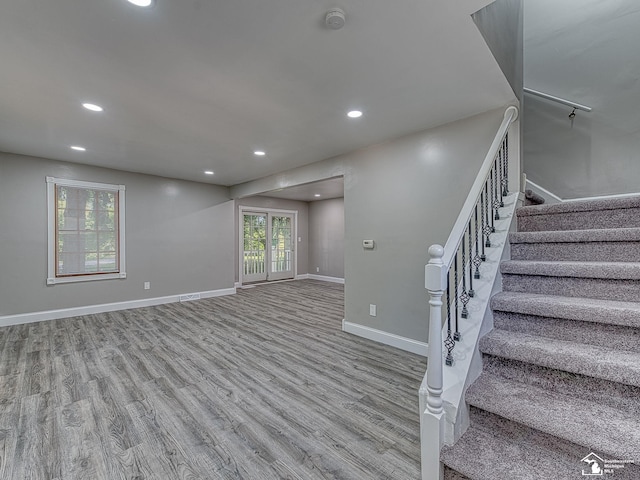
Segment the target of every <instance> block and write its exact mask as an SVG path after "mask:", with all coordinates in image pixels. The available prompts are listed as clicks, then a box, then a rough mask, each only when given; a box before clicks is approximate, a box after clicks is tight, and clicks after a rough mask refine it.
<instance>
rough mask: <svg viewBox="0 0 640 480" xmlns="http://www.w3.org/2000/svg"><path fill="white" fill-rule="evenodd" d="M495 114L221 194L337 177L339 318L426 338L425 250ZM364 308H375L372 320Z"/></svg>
mask: <svg viewBox="0 0 640 480" xmlns="http://www.w3.org/2000/svg"><path fill="white" fill-rule="evenodd" d="M503 115H504V109H503V108H501V109H499V110H494V111H491V112H486V113H483V114H480V115H476V116H474V117H471V118H467V119H464V120H460V121H457V122H453V123H450V124H447V125H443V126H440V127H437V128H433V129H429V130H425V131H422V132H418V133H415V134H413V135H409V136H405V137H402V138H399V139H396V140H393V141H390V142H386V143H383V144H380V145H376V146H373V147H369V148H366V149H362V150H359V151H356V152H353V153H350V154H347V155H341V156H339V157H335V158H331V159H329V160H325V161H322V162H318V163H316V164H312V165H307V166H305V167H300V168H297V169H294V170H289V171H287V172H283V173H282V174H280V175H277V176H272V177H268V178H264V179H261V180H258V181H256V182H248V183H246V184H242V185H240V186H237V187H232V188H231V194H232V196H241V195H244V194H247V193H248V192H258V191H260V190H262V191H270V190H276V189H277V188H281V187H282V186H293V185H300V184H304V183H309V182H313V181H316V180H321V179H323V178H330V177H334V176H336V175H340V174H344V190H345V193H344V214H345V245H344V262H345V264H344V279H345V320H346V321H348V322H352V323H357V324H360V325H364V326H367V327H371V328H375V329H378V330H382V331H384V332H388V333H393V334H396V335H400V336H403V337H407V338H411V339H414V340H418V341H427V340H428V332H427V313H428V303H427V294H426V291H425V289H424V265H425V263H426V262H427V260H428V259H427V249H428V247H429V246H430V245H431V244H434V243H440V244H443V243H444V242H446V240H447V237H448V236H449V233H450V231H451V228H452V226H453V224H454V222H455V220H456V218H457V216H458V213H459V212H460V209H461V208H462V204H463V203H464V201H465V199H466V197H467V194H468V192H469V189H470V187H471V185H472V184H473V181H474V180H475V177H476V175H477V173H478V170H479V168H480V165H481V163H482V161H483V160H484V157H485V155H486V154H487V152H488V150H489V147H490V145H491V142H492V141H493V138H494V137H495V134H496V132H497V130H498V128H499V126H500V123H501V122H502V118H503ZM316 175H317V177H316ZM244 200H245V199H242V200H236V202H240V203H242V202H243V201H244ZM365 239H373V240H375V242H376V246H375V249H373V250H364V249H363V248H362V240H365ZM311 267H313V265H312V264H311ZM309 273H312V274H313V272H312V271H311V272H309ZM369 304H376V305H377V316H376V317H371V316H369Z"/></svg>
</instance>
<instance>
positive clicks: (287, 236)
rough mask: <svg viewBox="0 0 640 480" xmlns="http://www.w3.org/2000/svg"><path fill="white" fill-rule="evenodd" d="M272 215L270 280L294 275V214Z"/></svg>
mask: <svg viewBox="0 0 640 480" xmlns="http://www.w3.org/2000/svg"><path fill="white" fill-rule="evenodd" d="M269 216H270V217H271V222H270V226H271V252H270V253H271V261H270V262H269V264H270V271H269V280H281V279H284V278H293V277H294V268H293V263H294V252H293V247H294V245H295V243H294V242H293V239H292V237H293V216H292V215H269Z"/></svg>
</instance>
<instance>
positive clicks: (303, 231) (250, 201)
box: [233, 196, 309, 282]
mask: <svg viewBox="0 0 640 480" xmlns="http://www.w3.org/2000/svg"><path fill="white" fill-rule="evenodd" d="M240 206H245V207H256V208H258V209H260V208H264V209H274V210H292V211H297V212H298V237H299V238H300V241H298V242H297V250H298V275H303V274H305V273H308V272H309V269H308V268H309V267H308V265H309V263H308V258H309V204H308V203H307V202H298V201H296V200H286V199H283V198H271V197H261V196H253V197H246V198H239V199H236V200H235V212H234V223H233V225H234V229H233V230H234V239H235V243H234V245H235V246H234V252H235V255H234V257H233V258H234V259H238V255H239V252H238V249H239V247H240V240H239V235H240V225H239V223H238V222H239V221H240V213H239V212H240V210H239V207H240ZM234 263H235V281H236V282H237V281H239V278H240V276H239V271H238V268H239V265H238V261H237V260H234Z"/></svg>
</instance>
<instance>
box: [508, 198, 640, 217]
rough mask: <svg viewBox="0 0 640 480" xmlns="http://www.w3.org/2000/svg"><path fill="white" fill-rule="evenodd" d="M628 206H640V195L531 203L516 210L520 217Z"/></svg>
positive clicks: (615, 208) (617, 208) (625, 207)
mask: <svg viewBox="0 0 640 480" xmlns="http://www.w3.org/2000/svg"><path fill="white" fill-rule="evenodd" d="M627 208H640V196H633V197H624V198H613V199H601V200H580V201H575V202H571V201H569V202H563V203H555V204H548V205H547V204H545V205H530V206H526V207H520V208H518V209H517V210H516V215H517V216H518V217H526V216H533V215H554V214H562V213H573V212H595V211H602V210H621V209H627Z"/></svg>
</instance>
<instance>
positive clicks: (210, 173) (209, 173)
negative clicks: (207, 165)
mask: <svg viewBox="0 0 640 480" xmlns="http://www.w3.org/2000/svg"><path fill="white" fill-rule="evenodd" d="M204 173H205V175H213V171H212V170H205V171H204Z"/></svg>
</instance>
